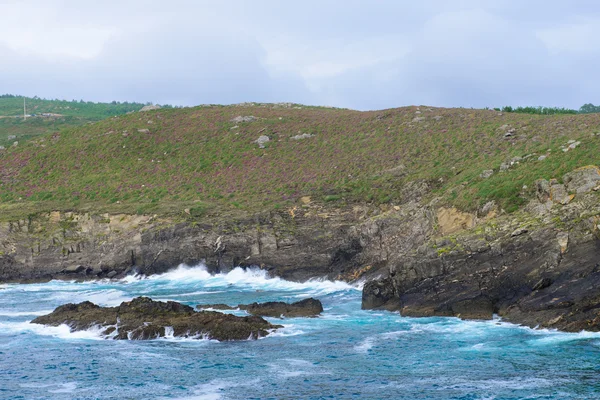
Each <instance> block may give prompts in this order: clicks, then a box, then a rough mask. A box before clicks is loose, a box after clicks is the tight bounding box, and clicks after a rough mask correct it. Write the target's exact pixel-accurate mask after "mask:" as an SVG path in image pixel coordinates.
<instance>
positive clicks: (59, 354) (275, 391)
mask: <svg viewBox="0 0 600 400" xmlns="http://www.w3.org/2000/svg"><path fill="white" fill-rule="evenodd" d="M137 296H148V297H151V298H152V299H154V300H162V301H166V300H174V301H178V302H181V303H184V304H188V305H190V306H195V305H197V304H207V303H226V304H229V305H237V304H246V303H252V302H264V301H286V302H293V301H298V300H301V299H304V298H307V297H314V298H317V299H319V300H321V302H322V303H323V307H324V311H323V313H322V315H321V316H320V317H317V318H290V319H271V318H267V319H268V320H270V321H272V322H274V323H277V324H282V325H283V326H284V328H282V329H279V330H277V331H275V332H274V333H272V334H270V335H268V336H266V337H264V338H261V339H259V340H247V341H236V342H218V341H214V340H207V339H203V340H197V339H181V338H177V337H167V338H162V339H156V340H148V341H133V340H132V341H127V340H124V341H119V340H111V339H108V338H104V337H102V336H101V335H100V333H99V330H97V329H92V330H89V331H83V332H71V331H70V329H69V327H67V326H65V325H63V326H59V327H46V326H42V325H37V324H31V323H30V321H31V320H32V319H33V318H35V317H36V316H39V315H44V314H47V313H50V312H51V311H52V310H53V309H54V308H55V307H57V306H60V305H62V304H65V303H77V302H82V301H85V300H89V301H91V302H93V303H96V304H99V305H102V306H115V305H118V304H120V303H121V302H123V301H128V300H131V299H133V298H134V297H137ZM360 305H361V285H360V284H356V285H351V284H347V283H344V282H333V281H326V280H310V281H308V282H304V283H297V282H290V281H286V280H283V279H280V278H277V277H269V276H268V275H267V273H266V272H265V271H263V270H260V269H241V268H236V269H234V270H232V271H231V272H229V273H226V274H225V273H224V274H217V275H211V274H209V273H208V272H207V271H206V269H205V268H204V266H202V265H198V266H184V265H181V266H179V267H177V268H176V269H174V270H171V271H170V272H167V273H164V274H162V275H153V276H149V277H144V276H128V277H126V278H125V279H122V280H113V281H110V280H99V281H87V282H75V281H72V282H68V281H51V282H47V283H39V284H0V399H190V400H191V399H194V400H200V399H203V400H207V399H210V400H216V399H465V400H466V399H469V400H475V399H481V400H483V399H487V400H490V399H498V400H500V399H598V398H600V334H599V333H591V332H579V333H564V332H558V331H553V330H545V329H530V328H526V327H521V326H518V325H513V324H510V323H507V322H503V321H502V320H501V319H498V318H496V319H494V320H491V321H461V320H460V319H457V318H406V317H402V316H401V315H400V314H399V313H397V312H387V311H373V310H361V307H360ZM230 312H232V313H234V314H236V315H245V312H244V311H238V310H234V311H230Z"/></svg>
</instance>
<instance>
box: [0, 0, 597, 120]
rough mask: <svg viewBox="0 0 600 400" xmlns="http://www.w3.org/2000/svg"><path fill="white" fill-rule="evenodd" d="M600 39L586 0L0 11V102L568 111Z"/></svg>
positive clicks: (587, 91)
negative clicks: (16, 98)
mask: <svg viewBox="0 0 600 400" xmlns="http://www.w3.org/2000/svg"><path fill="white" fill-rule="evenodd" d="M599 37H600V2H598V1H596V0H589V1H588V0H571V1H564V0H561V1H556V0H543V1H539V0H527V1H524V0H487V1H486V0H462V1H461V0H419V1H415V0H411V1H407V0H318V1H314V0H302V1H292V0H211V1H209V0H169V1H164V0H161V1H154V0H143V1H142V0H103V1H95V2H92V1H81V0H39V1H38V0H0V93H11V94H20V95H26V96H40V97H44V98H60V99H69V100H71V99H76V100H79V99H84V100H87V101H112V100H117V101H140V102H144V103H145V102H153V103H158V104H173V105H184V106H189V105H198V104H207V103H210V104H231V103H240V102H246V101H250V102H294V103H302V104H310V105H326V106H335V107H347V108H353V109H358V110H373V109H384V108H393V107H401V106H407V105H429V106H439V107H476V108H483V107H501V106H505V105H511V106H528V105H533V106H558V107H569V108H579V107H580V106H581V105H583V104H584V103H594V104H598V103H600V79H598V74H599V71H600V40H598V38H599Z"/></svg>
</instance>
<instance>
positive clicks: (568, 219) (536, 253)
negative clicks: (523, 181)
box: [362, 167, 600, 331]
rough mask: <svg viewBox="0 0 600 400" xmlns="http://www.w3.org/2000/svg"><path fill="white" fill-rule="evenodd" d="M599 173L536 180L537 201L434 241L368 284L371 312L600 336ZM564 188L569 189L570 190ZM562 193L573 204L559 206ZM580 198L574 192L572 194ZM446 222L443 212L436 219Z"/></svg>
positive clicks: (367, 304)
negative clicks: (502, 322) (496, 321)
mask: <svg viewBox="0 0 600 400" xmlns="http://www.w3.org/2000/svg"><path fill="white" fill-rule="evenodd" d="M598 180H600V174H598V169H597V168H596V167H584V168H580V169H578V170H575V171H573V172H572V173H570V174H567V175H565V177H564V178H563V181H564V182H565V184H564V185H563V184H560V183H558V182H557V181H550V182H548V181H538V182H537V183H536V185H537V192H538V200H535V201H532V203H531V204H530V205H529V206H528V207H526V208H525V210H522V211H519V212H517V213H515V214H512V215H504V216H502V217H498V218H495V219H494V220H493V221H492V222H489V223H488V222H481V221H480V222H479V225H477V226H474V227H473V228H471V229H465V230H450V232H452V233H453V234H452V235H444V231H441V233H442V235H441V236H437V235H433V236H432V237H431V238H430V239H429V240H428V241H427V242H425V243H423V244H422V245H421V246H419V247H418V248H417V249H416V251H415V252H414V253H413V254H412V255H410V256H407V257H404V258H402V259H401V260H397V261H396V262H395V263H393V264H390V265H389V276H388V277H386V278H384V279H380V280H375V281H371V282H368V283H367V284H366V285H365V286H364V290H363V304H362V306H363V308H365V309H376V308H381V309H388V310H396V311H400V312H401V314H402V315H404V316H414V317H419V316H456V317H461V318H466V319H491V318H492V316H493V315H494V314H498V315H500V316H501V317H502V318H503V319H504V320H507V321H511V322H515V323H519V324H524V325H527V326H530V327H546V328H556V329H560V330H565V331H580V330H591V331H600V240H599V238H600V202H599V201H598V196H597V194H595V193H594V189H595V188H596V187H597V183H598ZM565 185H566V187H565ZM556 187H560V188H562V189H563V190H564V191H565V195H568V196H570V199H569V201H564V202H562V201H557V200H558V197H557V196H556V191H554V189H555V188H556ZM569 193H572V194H569ZM438 215H439V214H438Z"/></svg>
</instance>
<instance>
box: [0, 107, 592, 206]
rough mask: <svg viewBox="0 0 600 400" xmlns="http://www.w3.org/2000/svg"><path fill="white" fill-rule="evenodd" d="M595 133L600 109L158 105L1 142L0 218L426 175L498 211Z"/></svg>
mask: <svg viewBox="0 0 600 400" xmlns="http://www.w3.org/2000/svg"><path fill="white" fill-rule="evenodd" d="M40 107H41V106H40ZM90 107H92V106H90ZM102 107H108V106H106V105H104V106H102ZM136 107H137V106H136ZM92 108H93V107H92ZM38 109H40V110H41V108H38ZM108 109H110V108H107V110H108ZM111 110H112V109H111ZM123 110H124V109H123ZM76 112H83V111H81V110H73V113H76ZM95 112H96V111H95ZM87 115H91V112H90V113H89V114H87ZM95 115H96V116H98V115H99V113H96V114H95ZM73 116H74V115H73ZM599 132H600V115H599V114H585V115H568V114H567V115H535V114H520V113H506V112H498V111H495V110H473V109H442V108H430V107H423V106H422V107H404V108H398V109H389V110H382V111H370V112H359V111H353V110H345V109H333V108H323V107H305V106H298V105H269V104H254V105H253V104H245V105H241V106H206V107H195V108H186V109H161V110H156V111H151V112H147V113H132V114H128V115H123V116H118V117H112V118H109V119H106V120H102V121H99V122H95V123H93V124H86V125H85V126H80V127H74V128H70V129H66V130H64V131H62V132H60V133H53V134H52V135H45V136H41V137H39V138H36V139H34V140H30V141H29V142H27V143H25V144H24V145H19V146H18V147H16V148H10V149H7V150H5V151H4V152H3V154H2V155H1V157H0V172H1V177H0V178H1V186H0V199H1V202H2V205H1V209H2V210H3V215H4V218H10V217H11V216H18V215H26V214H27V213H32V212H36V211H44V210H52V209H55V210H90V209H91V210H97V211H110V212H125V213H135V212H137V213H157V214H164V215H166V214H169V215H184V210H185V212H186V213H187V214H192V215H194V214H196V215H202V214H205V213H209V214H212V215H227V214H230V213H237V214H240V213H242V214H243V213H253V212H257V211H263V210H271V209H278V208H283V207H291V206H293V205H295V204H300V203H299V201H300V200H299V199H301V198H303V197H304V198H306V196H310V197H311V199H310V201H312V202H319V203H322V204H323V205H324V206H327V207H334V208H335V207H345V206H347V205H351V204H354V203H365V202H366V203H369V204H375V205H381V206H382V207H391V206H394V205H395V204H400V203H405V202H407V201H410V200H411V196H412V193H413V192H415V191H419V190H420V189H419V188H420V187H422V186H423V185H425V186H427V188H428V190H427V193H428V194H427V195H426V196H425V200H431V199H433V198H437V199H438V201H440V202H441V203H442V204H447V205H451V206H456V207H458V208H459V209H462V210H475V209H477V208H479V207H481V206H482V205H483V204H485V203H486V202H488V201H491V200H494V201H496V203H497V204H498V205H499V206H500V207H501V208H502V209H504V210H505V211H506V212H508V213H510V212H512V211H515V210H516V209H518V208H519V207H520V206H522V205H523V204H525V203H526V202H527V201H528V199H529V198H531V197H533V196H534V193H535V188H534V185H533V183H534V181H535V180H537V179H540V178H545V179H550V178H560V177H561V176H562V175H563V174H565V173H567V172H570V171H572V170H573V169H575V168H577V167H580V166H584V165H588V164H598V154H599V153H598V150H599V148H600V135H599ZM259 138H260V140H259ZM305 201H306V199H305Z"/></svg>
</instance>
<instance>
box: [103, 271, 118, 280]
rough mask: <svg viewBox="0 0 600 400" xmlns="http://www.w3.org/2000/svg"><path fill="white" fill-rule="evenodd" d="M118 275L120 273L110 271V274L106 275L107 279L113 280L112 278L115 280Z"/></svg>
mask: <svg viewBox="0 0 600 400" xmlns="http://www.w3.org/2000/svg"><path fill="white" fill-rule="evenodd" d="M117 274H118V272H117V271H110V272H109V273H108V274H106V277H107V278H108V279H112V278H114V277H115V276H117Z"/></svg>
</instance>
